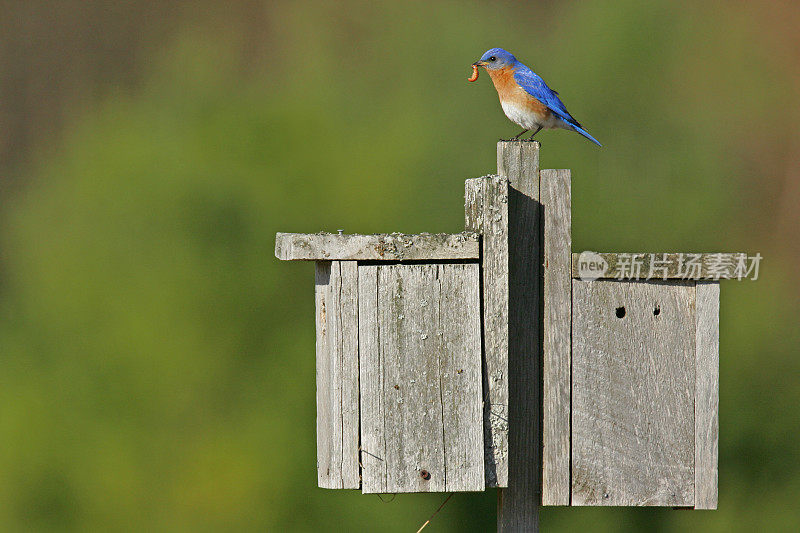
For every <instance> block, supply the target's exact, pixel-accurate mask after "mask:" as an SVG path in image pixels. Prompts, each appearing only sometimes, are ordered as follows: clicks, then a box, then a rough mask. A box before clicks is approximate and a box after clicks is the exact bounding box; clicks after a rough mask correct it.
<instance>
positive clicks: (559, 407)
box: [539, 170, 572, 505]
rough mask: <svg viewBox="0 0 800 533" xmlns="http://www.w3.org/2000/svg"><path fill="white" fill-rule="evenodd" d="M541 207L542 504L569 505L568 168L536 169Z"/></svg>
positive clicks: (570, 249)
mask: <svg viewBox="0 0 800 533" xmlns="http://www.w3.org/2000/svg"><path fill="white" fill-rule="evenodd" d="M539 176H540V187H541V197H542V208H543V210H544V213H543V219H544V272H543V274H544V289H543V295H544V296H543V310H544V338H543V343H542V344H543V346H542V348H543V359H542V378H543V379H542V385H543V391H542V400H543V416H542V505H569V495H570V478H569V476H570V472H569V467H570V385H571V383H570V379H571V378H570V366H571V361H570V358H571V344H570V343H571V339H570V334H571V331H570V330H571V320H572V280H571V274H570V262H571V255H572V231H571V224H572V215H571V195H570V171H569V170H542V171H541V172H540V173H539Z"/></svg>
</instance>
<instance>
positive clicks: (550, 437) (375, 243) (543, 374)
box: [276, 142, 739, 512]
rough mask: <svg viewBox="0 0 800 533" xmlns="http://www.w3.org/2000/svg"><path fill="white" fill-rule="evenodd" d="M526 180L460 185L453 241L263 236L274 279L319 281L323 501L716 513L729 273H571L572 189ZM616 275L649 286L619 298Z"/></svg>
mask: <svg viewBox="0 0 800 533" xmlns="http://www.w3.org/2000/svg"><path fill="white" fill-rule="evenodd" d="M538 162H539V144H538V143H536V142H501V143H500V144H499V145H498V175H497V176H487V177H482V178H477V179H470V180H467V182H466V195H465V200H466V202H465V203H466V231H465V232H463V233H457V234H419V235H405V234H399V233H393V234H381V235H343V234H329V233H318V234H295V233H279V234H278V235H277V242H276V256H277V257H278V258H279V259H284V260H310V261H316V275H315V301H316V335H317V336H316V339H317V340H316V360H317V467H318V480H319V485H320V486H321V487H326V488H344V489H361V490H362V491H363V492H365V493H396V492H450V491H482V490H484V489H485V488H486V487H500V488H507V487H516V489H515V490H514V491H513V492H509V493H508V495H507V496H506V497H505V498H504V501H503V506H504V507H506V508H508V507H515V506H516V507H519V508H528V507H530V506H536V505H539V504H543V505H637V506H641V505H653V506H675V507H693V508H703V509H709V508H715V507H716V504H717V443H718V435H717V428H718V360H719V344H718V324H719V279H721V278H725V277H732V276H731V272H730V271H725V272H722V273H720V271H719V269H717V270H716V271H714V272H711V271H710V268H709V266H708V265H709V260H710V259H709V258H710V257H711V255H714V254H702V255H700V256H699V259H698V261H699V264H700V267H699V269H697V271H696V272H694V275H693V276H692V277H691V278H688V277H687V276H686V275H685V274H686V273H685V272H680V271H679V269H676V268H675V267H674V265H673V266H670V264H668V261H667V259H669V258H670V257H672V258H675V255H669V254H655V255H656V256H658V257H660V258H661V263H660V264H658V265H654V264H653V262H654V261H655V260H650V261H649V262H648V257H653V255H654V254H589V255H587V254H581V255H575V256H574V257H573V254H572V249H571V207H570V173H569V171H568V170H541V171H540V170H539V165H538ZM715 255H717V256H720V257H722V255H723V254H715ZM628 256H631V257H633V258H634V260H636V258H637V257H638V262H636V263H635V266H636V268H638V269H639V272H640V273H641V275H642V276H643V277H644V274H645V273H647V272H648V271H650V273H651V274H652V273H653V271H652V269H653V268H654V267H656V266H657V267H659V268H658V270H655V272H656V275H655V276H648V277H649V279H638V280H634V279H613V278H612V277H611V275H610V274H609V272H611V271H613V270H614V269H613V268H609V267H611V266H618V265H619V264H620V263H621V262H623V261H626V260H628V259H626V258H627V257H628ZM725 257H726V258H727V259H731V258H737V257H739V256H738V255H733V254H730V255H725ZM631 264H632V265H633V264H634V262H631ZM515 512H516V511H515Z"/></svg>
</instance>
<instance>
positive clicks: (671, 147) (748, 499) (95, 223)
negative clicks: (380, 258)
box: [0, 1, 800, 532]
mask: <svg viewBox="0 0 800 533" xmlns="http://www.w3.org/2000/svg"><path fill="white" fill-rule="evenodd" d="M267 9H268V18H269V21H270V25H269V26H270V33H269V34H268V39H266V41H265V42H268V43H269V46H268V47H265V48H264V49H261V50H260V51H259V52H260V53H258V54H255V57H257V58H258V59H257V60H256V61H248V60H246V59H244V57H250V58H252V57H253V55H252V54H243V53H242V52H241V50H242V49H247V48H248V46H249V43H248V42H246V41H244V40H243V38H242V37H241V35H240V34H238V33H236V32H220V33H214V32H210V31H208V28H205V27H202V26H199V27H194V26H192V24H188V23H187V25H186V27H185V28H184V29H183V30H181V31H180V32H178V33H177V35H176V38H175V40H174V42H173V44H172V45H170V46H169V47H167V48H166V49H160V50H154V51H152V54H153V56H152V57H148V61H149V63H150V64H151V65H152V66H151V68H150V69H149V71H148V73H147V75H146V76H145V79H144V81H143V82H142V84H141V86H140V87H139V88H138V89H136V90H134V91H130V92H127V93H124V92H122V91H120V92H118V93H115V94H111V95H108V96H107V97H106V98H104V100H103V102H102V103H99V104H97V105H96V106H93V107H92V108H90V109H88V110H86V111H82V112H80V113H79V114H76V116H74V117H73V120H72V121H71V123H70V126H69V127H68V128H67V129H66V131H65V132H64V135H63V141H61V142H60V144H59V145H58V149H57V150H55V153H53V154H50V153H47V154H43V155H42V156H41V157H40V158H39V160H37V161H36V164H35V165H33V166H32V169H31V170H30V172H29V180H28V182H27V186H26V188H25V190H24V191H23V193H21V194H19V195H18V196H16V197H14V198H13V199H12V200H9V201H7V202H6V205H7V208H6V209H5V210H4V212H3V213H2V227H1V229H0V231H1V233H0V238H2V241H1V244H2V271H0V282H1V283H2V285H0V353H1V354H2V358H1V359H0V435H2V437H1V438H2V442H3V444H2V446H0V477H1V478H2V479H3V484H2V488H0V525H2V526H0V527H2V529H3V530H26V531H30V530H42V531H59V530H65V531H86V530H90V531H91V530H100V531H108V530H111V531H114V530H125V531H128V530H136V531H140V530H157V531H159V530H161V531H198V530H200V531H206V530H207V531H227V530H231V531H243V530H256V531H263V530H267V531H323V530H324V531H414V530H416V528H417V527H419V525H420V524H421V523H422V522H424V520H425V519H426V518H427V517H428V515H429V514H430V513H431V512H432V511H433V510H434V509H435V508H436V507H437V506H438V504H439V502H440V501H441V499H442V495H398V496H397V497H396V498H395V499H394V500H392V501H391V502H390V503H382V502H381V501H380V500H379V499H378V498H376V497H370V496H361V495H359V494H357V493H353V492H350V493H342V492H338V491H323V490H321V489H317V488H316V473H315V437H314V416H315V411H314V361H313V358H314V345H313V343H314V332H313V328H314V325H313V312H312V305H313V298H312V294H313V267H312V266H311V265H308V264H287V263H279V262H278V261H277V260H276V259H274V256H273V253H272V249H273V245H274V235H275V232H276V231H308V232H313V231H319V230H328V231H334V230H336V229H338V228H344V229H345V230H346V231H347V232H369V233H372V232H383V231H405V232H419V231H437V232H447V231H453V232H454V231H459V230H460V229H461V228H462V224H463V211H462V209H463V202H462V199H463V180H464V179H465V178H468V177H474V176H478V175H482V174H485V173H490V172H492V171H493V170H494V150H495V147H494V142H495V141H496V140H497V138H499V137H508V136H510V135H512V134H514V133H516V126H514V125H512V124H511V123H509V122H508V121H507V120H506V119H505V117H504V116H502V113H501V111H500V108H499V105H498V103H497V98H496V95H495V93H494V89H493V88H492V87H491V85H490V83H489V82H488V79H487V77H486V76H483V77H482V78H481V79H480V80H479V81H478V83H476V84H469V83H467V82H466V80H465V78H466V77H467V76H468V75H469V65H470V63H471V62H472V61H474V60H475V59H476V58H477V57H478V56H479V55H480V54H481V53H482V52H483V51H484V50H485V49H487V48H489V47H491V46H495V45H499V46H503V47H506V48H508V49H510V50H512V51H513V52H515V53H516V54H517V55H518V56H519V57H520V58H521V59H522V60H523V61H525V62H526V63H528V64H529V65H530V66H531V67H532V68H534V70H535V71H537V72H538V73H540V74H541V75H542V76H543V77H544V78H545V79H546V80H547V81H548V82H549V83H550V84H551V86H553V87H554V88H555V89H557V90H559V92H560V93H561V96H562V97H563V98H564V101H565V102H566V103H567V105H568V106H569V109H570V111H571V112H572V113H573V114H574V115H575V116H576V117H577V118H578V119H579V120H581V121H582V122H583V123H584V125H585V126H586V127H587V128H588V129H589V131H591V132H592V134H593V135H595V136H596V137H597V138H598V139H599V140H600V141H601V142H602V143H604V145H605V147H604V148H603V149H597V148H596V147H594V146H593V145H591V144H590V143H588V142H586V141H585V140H584V139H582V138H580V137H579V136H577V135H575V134H569V133H567V132H542V133H541V134H540V135H541V137H540V140H541V141H542V143H543V148H542V150H543V165H544V166H545V167H552V168H564V167H566V168H572V169H573V176H574V178H573V195H574V204H573V209H574V221H573V224H574V243H575V249H576V250H582V249H586V248H591V249H603V250H608V251H630V250H636V251H639V250H641V251H649V250H653V251H673V250H675V251H678V250H702V251H713V250H729V251H740V250H745V251H751V252H755V251H760V252H761V253H762V254H764V255H765V256H766V259H765V263H764V265H763V270H762V279H760V280H759V281H757V282H750V283H742V284H736V283H735V282H727V283H726V284H725V287H724V289H723V302H722V344H721V360H722V365H721V376H722V384H721V387H722V390H721V395H722V407H721V412H722V415H721V443H720V444H721V445H720V449H721V455H720V510H719V511H717V512H713V513H711V512H673V511H671V510H656V509H646V510H631V509H549V508H548V509H545V510H543V512H542V530H543V531H553V532H555V531H583V530H591V531H609V532H610V531H687V530H689V531H734V530H739V531H752V530H770V531H780V530H783V531H787V530H791V529H792V528H791V525H792V524H796V523H797V522H798V521H800V512H798V509H797V501H798V499H800V484H799V482H798V479H800V467H798V463H797V461H796V453H797V444H796V442H795V441H796V435H797V434H798V432H800V424H799V423H798V410H797V402H798V400H800V385H798V381H797V379H796V378H797V376H798V371H799V370H800V364H799V363H798V361H797V359H796V357H794V349H795V347H796V346H797V344H798V341H800V334H798V331H797V328H796V317H797V311H798V308H797V307H798V305H797V298H796V281H790V279H791V276H793V275H794V276H795V277H796V274H795V273H794V269H793V268H791V266H793V265H791V264H790V262H789V261H790V258H789V257H788V256H786V255H784V253H783V252H782V248H781V246H780V243H776V242H775V241H773V240H770V239H768V238H767V237H768V235H769V233H768V232H769V230H768V227H769V224H770V220H771V218H770V217H771V216H772V213H771V211H770V210H769V209H768V206H762V205H758V204H754V203H752V202H751V201H749V199H748V197H747V196H746V194H747V191H748V190H749V189H748V187H753V185H752V184H753V182H757V181H759V180H762V179H768V178H769V177H764V176H760V175H758V174H757V172H756V171H754V170H753V168H752V167H749V166H748V165H747V164H743V160H745V159H746V158H747V157H752V154H746V155H743V154H742V151H746V150H748V149H749V148H748V146H747V145H745V144H743V143H742V139H743V136H744V135H745V134H746V132H747V131H748V130H749V131H750V133H749V135H755V136H756V137H758V135H759V134H763V136H766V138H770V137H769V135H774V132H773V129H777V130H778V131H782V132H783V133H785V134H787V135H788V134H789V133H790V132H791V131H794V130H793V128H794V127H795V126H794V124H795V123H796V122H794V121H793V120H792V117H791V116H789V115H788V111H787V114H782V113H779V112H778V111H777V110H778V109H780V108H781V107H783V108H784V109H787V108H789V107H792V108H796V105H795V102H794V101H788V96H787V95H789V94H791V91H789V90H788V89H787V88H788V87H790V85H789V84H790V83H791V80H790V78H789V75H788V74H782V73H780V72H775V71H774V69H770V67H769V66H768V65H767V64H765V63H764V62H763V60H764V58H765V55H766V51H765V50H764V49H763V48H759V47H758V46H748V47H743V46H742V45H741V44H740V43H741V42H743V41H742V39H741V35H742V34H745V35H747V34H749V35H756V34H757V33H758V29H757V28H754V26H753V23H752V21H750V20H748V19H747V18H746V17H744V16H742V15H738V14H737V13H736V12H735V11H730V12H728V11H726V12H724V13H723V14H722V15H719V14H718V13H715V14H713V17H714V21H713V24H709V22H710V21H711V19H712V12H711V10H710V9H708V10H705V9H704V8H694V9H693V10H692V9H689V10H688V11H682V10H675V9H674V8H672V7H670V6H668V5H665V4H654V3H652V2H645V3H640V2H633V1H630V2H623V3H621V4H618V5H616V6H615V7H613V8H610V7H608V6H601V5H599V4H598V5H589V4H580V3H579V4H574V5H569V6H566V5H562V4H558V5H550V6H546V7H539V8H536V10H534V8H533V7H519V6H516V5H514V4H507V5H506V4H503V5H495V4H487V5H478V4H473V3H467V4H456V3H451V2H445V3H438V4H434V5H427V4H424V5H423V4H413V3H396V4H393V5H382V6H378V5H375V4H373V3H366V2H355V1H354V2H350V4H349V5H348V6H347V7H343V6H329V5H328V4H327V3H322V2H320V3H317V4H315V5H314V6H313V8H309V7H308V6H305V7H298V6H295V5H294V4H278V5H271V6H270V7H268V8H267ZM718 15H719V16H720V17H721V18H719V19H717V18H716V17H717V16H718ZM750 42H751V43H752V42H753V41H750ZM753 67H755V68H753ZM795 74H796V72H795ZM781 76H784V77H781ZM734 80H735V83H734ZM769 95H772V97H770V96H769ZM742 100H747V102H748V105H749V106H750V107H749V110H748V113H750V115H749V116H752V115H756V114H757V115H759V116H762V117H765V119H769V121H770V124H769V128H771V129H770V131H771V132H773V133H770V134H769V135H768V134H767V132H766V128H767V125H766V123H764V124H761V123H759V124H756V125H755V126H754V124H753V123H752V122H751V121H750V120H749V118H748V116H744V115H742V113H741V110H740V109H739V108H735V107H734V106H733V104H734V103H735V102H741V101H742ZM796 118H797V117H794V119H795V120H796ZM754 127H755V128H762V129H763V130H764V131H761V132H759V131H755V132H753V130H752V128H754ZM722 228H725V230H726V231H725V232H724V233H723V232H722V231H721V229H722ZM792 284H794V285H792ZM792 291H794V292H793V294H794V295H795V296H794V297H789V294H790V293H792ZM389 499H391V497H389V498H387V500H389ZM494 499H495V494H494V492H493V491H490V492H488V493H486V494H470V495H457V496H456V497H454V498H453V500H451V502H450V504H449V505H448V506H447V507H445V509H444V510H443V511H442V512H441V513H440V514H439V515H438V516H437V518H436V520H435V521H434V523H432V524H431V525H430V526H429V530H430V531H431V532H434V531H448V530H449V531H487V530H490V529H492V527H493V524H494V521H495V518H494V507H495V502H494Z"/></svg>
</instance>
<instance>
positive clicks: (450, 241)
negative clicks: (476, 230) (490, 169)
mask: <svg viewBox="0 0 800 533" xmlns="http://www.w3.org/2000/svg"><path fill="white" fill-rule="evenodd" d="M479 248H480V246H479V241H478V236H477V235H475V234H473V233H456V234H449V233H421V234H418V235H406V234H403V233H384V234H378V235H339V234H336V233H278V234H277V235H276V236H275V257H277V258H278V259H282V260H285V261H300V260H303V261H308V260H312V261H327V260H359V261H418V260H431V261H447V260H457V259H478V257H479Z"/></svg>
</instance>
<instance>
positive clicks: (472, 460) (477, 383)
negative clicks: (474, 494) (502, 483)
mask: <svg viewBox="0 0 800 533" xmlns="http://www.w3.org/2000/svg"><path fill="white" fill-rule="evenodd" d="M358 270H359V294H360V298H359V331H360V333H361V335H360V350H361V361H362V364H361V369H362V372H361V399H362V400H361V419H362V430H361V434H362V436H361V441H362V490H363V492H365V493H373V492H443V491H479V490H483V489H484V486H485V481H484V464H483V417H482V410H481V334H480V279H479V266H478V264H477V263H466V264H417V265H407V264H387V265H359V268H358Z"/></svg>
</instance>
